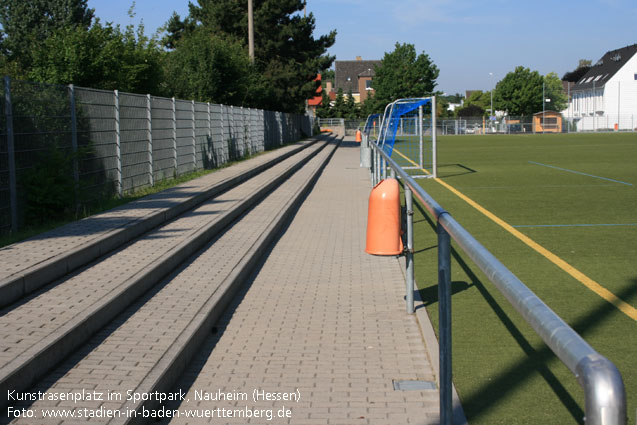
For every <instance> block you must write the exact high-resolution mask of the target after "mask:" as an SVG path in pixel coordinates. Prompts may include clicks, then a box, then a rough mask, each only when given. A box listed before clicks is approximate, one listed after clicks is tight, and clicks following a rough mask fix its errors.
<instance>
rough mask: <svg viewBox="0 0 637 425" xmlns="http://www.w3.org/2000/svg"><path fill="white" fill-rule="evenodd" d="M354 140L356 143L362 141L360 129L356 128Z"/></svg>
mask: <svg viewBox="0 0 637 425" xmlns="http://www.w3.org/2000/svg"><path fill="white" fill-rule="evenodd" d="M356 141H357V142H358V143H360V142H362V141H363V137H362V135H361V131H360V130H356Z"/></svg>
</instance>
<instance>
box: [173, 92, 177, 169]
mask: <svg viewBox="0 0 637 425" xmlns="http://www.w3.org/2000/svg"><path fill="white" fill-rule="evenodd" d="M172 101H173V164H174V165H173V167H174V168H173V169H174V176H175V177H176V176H177V102H176V101H175V98H174V97H173V98H172Z"/></svg>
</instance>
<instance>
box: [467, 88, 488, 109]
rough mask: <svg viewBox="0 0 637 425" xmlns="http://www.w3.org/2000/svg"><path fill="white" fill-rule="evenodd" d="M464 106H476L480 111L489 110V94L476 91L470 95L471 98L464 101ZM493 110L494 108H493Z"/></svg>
mask: <svg viewBox="0 0 637 425" xmlns="http://www.w3.org/2000/svg"><path fill="white" fill-rule="evenodd" d="M464 104H465V106H469V105H476V106H479V107H480V108H481V109H482V110H484V111H487V110H490V109H491V92H490V91H486V92H483V91H482V90H476V91H474V92H472V93H471V96H469V98H468V99H467V100H465V103H464ZM494 109H495V108H494ZM491 114H493V112H492V113H491Z"/></svg>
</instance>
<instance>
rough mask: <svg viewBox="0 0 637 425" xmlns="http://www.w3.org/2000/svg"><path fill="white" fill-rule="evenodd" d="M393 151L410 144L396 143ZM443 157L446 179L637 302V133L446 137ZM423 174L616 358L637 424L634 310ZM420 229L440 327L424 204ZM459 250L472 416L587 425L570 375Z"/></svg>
mask: <svg viewBox="0 0 637 425" xmlns="http://www.w3.org/2000/svg"><path fill="white" fill-rule="evenodd" d="M394 149H395V150H398V151H403V152H405V153H408V152H412V153H413V152H414V151H415V150H414V149H408V148H407V143H405V142H400V141H397V143H396V146H395V147H394ZM392 157H393V158H399V156H397V154H396V153H394V155H393V156H392ZM414 159H415V158H414ZM438 164H439V167H438V175H439V178H440V179H441V180H442V181H444V182H445V183H447V184H449V185H451V186H453V187H454V188H455V189H457V190H458V191H460V192H462V193H463V194H464V195H466V196H468V197H469V198H471V199H472V200H473V201H475V202H477V203H478V204H480V205H481V206H482V207H484V208H485V209H487V210H488V211H490V212H491V213H493V214H495V215H496V216H497V217H499V218H500V219H502V220H504V221H505V222H507V223H508V224H510V225H512V226H514V227H515V228H516V229H517V230H519V231H520V232H522V233H523V234H525V235H526V236H528V237H530V238H531V239H533V240H534V241H535V242H537V243H539V244H540V245H542V246H543V247H544V248H546V249H548V250H549V251H551V252H552V253H553V254H555V255H557V256H558V257H560V258H561V259H563V260H565V261H566V262H567V263H569V264H570V265H571V266H572V267H574V268H575V269H577V270H579V271H580V272H582V273H584V274H585V275H587V276H588V277H590V278H592V279H593V280H595V281H596V282H598V283H599V284H601V285H602V286H603V287H605V288H606V289H608V290H609V291H611V292H612V293H613V294H614V295H616V296H617V297H619V298H621V299H622V300H623V301H625V302H626V303H627V304H629V305H630V306H632V307H633V308H637V134H635V133H622V134H612V133H605V134H558V135H548V134H546V135H511V136H508V135H493V136H447V137H439V138H438ZM419 183H420V184H421V186H422V187H423V188H424V189H425V190H426V191H427V192H428V193H429V194H430V195H432V196H433V197H434V199H436V200H437V201H438V202H439V203H440V204H441V205H442V206H443V207H444V208H445V209H447V210H448V211H449V212H450V213H451V214H452V215H453V216H454V217H455V218H456V220H458V221H459V222H460V223H461V224H462V225H463V226H464V227H465V228H466V229H467V230H468V231H469V232H471V233H472V234H473V236H474V237H476V239H478V240H479V241H480V242H481V243H482V244H483V245H484V246H485V247H486V248H487V249H488V250H489V251H491V252H492V253H493V254H494V255H495V256H496V257H497V258H498V259H500V261H501V262H502V263H504V265H505V266H507V267H508V268H509V269H510V270H511V271H512V272H513V273H515V274H516V275H517V276H518V277H519V278H520V279H521V280H522V282H524V283H525V284H526V285H527V286H528V287H529V288H530V289H531V290H532V291H534V292H535V293H536V294H537V295H538V296H539V297H540V298H541V299H542V300H543V301H544V302H545V303H546V304H547V305H548V306H549V307H550V308H552V309H553V310H554V311H555V312H556V313H557V314H558V315H559V316H560V317H562V318H563V319H564V320H565V321H566V322H567V323H569V324H570V325H571V326H572V327H573V328H574V329H575V331H576V332H578V333H579V334H580V335H581V336H582V337H583V338H584V339H585V340H586V341H587V342H588V343H589V344H590V345H591V346H592V347H593V348H594V349H595V350H597V351H598V352H599V353H601V354H602V355H604V356H606V357H607V358H608V359H610V360H611V361H612V362H613V363H614V364H615V365H616V366H617V367H618V369H619V371H620V373H621V374H622V377H623V380H624V385H625V387H626V394H627V413H628V422H627V423H628V424H633V423H636V420H637V419H636V416H637V322H636V321H635V319H634V318H631V317H629V316H628V315H627V314H625V313H623V312H621V311H620V310H618V309H617V308H616V307H615V306H614V305H612V304H611V303H609V302H608V301H606V300H604V299H602V298H601V297H600V296H599V295H597V294H596V293H594V292H593V291H591V290H590V289H588V288H587V287H585V286H584V285H583V284H582V283H580V282H579V281H577V280H576V279H574V278H573V277H571V276H570V275H569V274H567V273H566V272H565V271H563V270H562V269H560V268H558V267H557V266H556V265H554V264H553V263H551V262H550V261H549V260H547V259H546V258H545V257H543V256H542V255H540V254H539V253H537V252H536V251H534V250H533V249H531V248H530V247H529V246H527V245H526V244H525V243H523V242H522V241H520V240H519V239H517V238H515V237H514V236H513V235H511V234H510V233H508V232H507V231H505V230H504V229H503V228H502V227H501V226H500V225H498V224H496V223H495V222H494V221H492V220H490V219H489V218H487V217H486V216H485V215H484V214H482V213H481V212H479V211H478V210H476V209H475V208H474V207H472V206H470V205H469V204H468V203H467V202H466V201H464V200H462V199H461V198H459V197H458V196H457V195H455V194H453V193H452V192H451V191H450V190H449V189H448V188H446V187H444V186H443V185H441V184H440V183H439V182H437V181H435V180H433V179H424V180H419ZM414 228H415V250H416V257H415V266H416V280H417V283H418V286H419V288H420V291H421V296H422V298H423V300H424V301H425V304H426V305H427V310H428V312H429V316H430V317H431V318H432V321H433V323H434V327H435V328H437V322H438V317H437V315H438V313H437V309H438V303H437V282H436V270H437V269H436V259H437V252H436V249H435V247H436V236H435V232H434V231H433V228H434V224H433V222H432V219H431V217H430V216H428V215H427V214H425V211H424V210H423V209H422V208H416V215H415V225H414ZM454 248H455V249H454V251H453V254H452V291H453V296H452V323H453V325H452V326H453V330H452V332H453V379H454V384H455V385H456V387H457V389H458V392H459V394H460V399H461V402H462V405H463V408H464V410H465V413H466V415H467V418H468V420H469V423H470V424H569V423H584V419H583V418H584V397H583V392H582V390H581V388H580V386H579V384H578V383H577V381H576V379H575V377H574V376H573V374H572V373H571V372H570V371H569V370H568V369H567V368H566V366H564V365H563V364H562V363H561V362H560V361H559V359H557V357H556V356H555V355H554V354H553V353H552V352H551V351H550V349H548V348H547V347H546V346H545V344H544V343H543V342H542V341H541V339H540V338H539V337H538V336H537V335H536V334H535V333H534V332H533V330H532V329H531V328H530V326H529V325H527V324H526V322H525V321H524V320H523V319H522V318H521V316H520V315H519V314H518V313H517V312H516V311H515V310H514V309H513V307H511V306H510V304H509V303H508V301H506V299H505V298H504V296H502V295H501V294H500V292H499V291H498V290H497V288H495V286H494V285H493V284H491V282H489V281H488V279H487V278H486V277H485V275H484V274H483V273H482V272H481V271H480V270H479V269H478V268H477V266H475V265H474V264H473V263H472V262H471V260H470V259H468V257H467V255H465V254H464V253H463V252H461V251H460V250H459V248H457V247H454Z"/></svg>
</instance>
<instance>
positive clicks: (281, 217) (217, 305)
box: [109, 139, 342, 425]
mask: <svg viewBox="0 0 637 425" xmlns="http://www.w3.org/2000/svg"><path fill="white" fill-rule="evenodd" d="M341 141H342V139H341ZM341 141H339V142H338V143H337V144H335V145H334V147H333V148H332V150H331V152H329V153H328V154H327V155H326V157H325V159H324V160H322V161H321V163H320V164H319V165H318V167H317V168H316V170H314V171H313V173H312V175H311V176H310V177H309V178H308V179H307V180H306V181H305V182H304V183H303V184H302V186H301V188H299V190H298V191H297V192H296V193H295V194H294V195H293V196H292V197H291V198H290V199H289V201H288V202H287V203H286V204H285V205H284V206H283V207H282V208H281V211H280V212H279V214H278V215H277V218H276V219H275V220H274V221H273V222H271V223H270V224H269V225H268V227H267V228H266V229H264V231H263V233H262V234H261V236H260V237H259V239H258V240H257V242H256V243H255V244H254V245H253V246H252V247H251V248H250V250H249V252H248V253H247V254H246V255H245V257H244V258H243V259H242V261H241V264H239V265H238V266H237V267H236V268H235V269H233V271H232V272H231V273H230V275H228V277H226V278H225V279H224V281H223V283H222V284H221V286H220V287H219V288H218V289H217V291H216V292H215V293H214V294H212V295H211V296H210V297H209V298H208V300H207V302H206V303H205V304H204V306H203V307H202V308H201V309H200V311H199V312H198V313H197V315H196V316H195V317H194V318H193V319H192V321H191V322H190V325H189V326H188V327H187V328H186V329H185V330H184V332H182V334H181V335H180V336H179V337H178V339H177V340H176V341H175V342H174V343H173V344H172V346H171V347H170V348H169V350H168V351H167V352H166V354H165V355H164V356H163V357H162V359H161V360H160V361H159V362H158V364H157V365H156V366H155V367H154V368H153V370H152V371H151V372H149V373H148V375H146V378H145V379H144V381H143V382H142V383H141V384H140V385H139V387H138V389H139V391H141V392H154V391H159V392H167V391H169V390H170V389H171V388H172V387H173V385H174V384H175V383H176V382H177V380H178V379H179V378H180V376H181V374H182V373H183V371H184V370H185V369H186V367H187V365H188V362H189V361H190V359H192V357H193V356H194V355H195V353H196V352H197V350H198V348H199V346H200V345H201V343H202V342H203V341H204V340H205V338H207V337H208V335H209V334H210V329H212V327H213V326H214V324H215V323H216V321H217V320H218V318H219V317H220V316H221V314H222V313H223V311H224V310H225V309H226V308H227V306H228V305H229V304H230V302H231V301H232V299H233V297H234V295H235V294H236V292H237V291H238V290H239V289H240V287H241V285H242V284H243V283H244V282H245V281H246V280H247V279H248V277H249V276H250V275H251V274H252V273H253V272H254V267H255V265H256V264H258V263H259V261H260V260H261V258H262V256H263V253H264V252H265V251H266V248H267V247H268V246H269V245H270V244H271V243H272V242H273V241H274V240H275V239H276V237H277V236H278V234H279V233H280V232H281V230H282V229H283V227H284V226H285V224H286V223H287V221H288V220H289V218H290V217H291V216H292V214H293V213H294V212H295V211H296V210H297V209H298V208H299V207H300V204H301V203H302V202H303V199H304V197H305V195H306V194H307V193H308V192H309V190H310V189H311V188H312V186H313V185H314V183H315V182H316V181H317V180H318V178H319V176H320V173H321V171H322V170H323V169H324V168H325V166H326V165H327V164H328V162H329V160H330V159H331V158H332V156H333V155H334V152H335V151H336V149H337V148H338V146H339V145H340V142H341ZM157 404H158V403H157V402H156V401H152V400H151V401H139V402H137V403H135V402H130V403H129V404H127V405H125V406H124V407H123V409H125V410H128V409H130V410H131V411H132V410H135V411H138V412H139V411H141V410H142V408H145V409H147V410H152V409H153V408H154V407H156V405H157ZM139 416H141V415H139ZM137 423H143V419H141V418H138V417H129V418H119V419H117V418H116V419H113V420H112V421H110V422H109V424H113V425H115V424H116V425H124V424H126V425H129V424H137Z"/></svg>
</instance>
